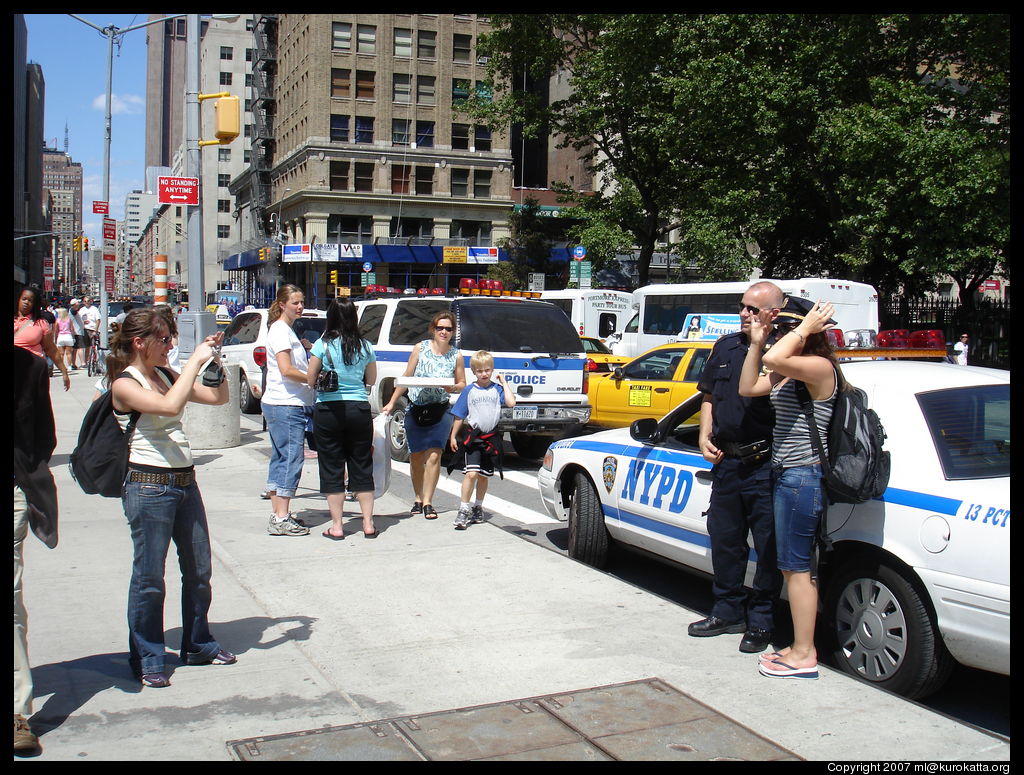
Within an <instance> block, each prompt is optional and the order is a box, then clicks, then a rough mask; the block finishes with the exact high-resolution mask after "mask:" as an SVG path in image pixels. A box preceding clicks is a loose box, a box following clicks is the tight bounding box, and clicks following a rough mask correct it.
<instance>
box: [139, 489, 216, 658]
mask: <svg viewBox="0 0 1024 775" xmlns="http://www.w3.org/2000/svg"><path fill="white" fill-rule="evenodd" d="M122 504H123V505H124V513H125V516H126V517H127V518H128V524H129V526H130V527H131V532H132V543H133V544H134V546H135V559H134V561H133V563H132V580H131V584H130V585H129V587H128V650H129V664H130V665H131V667H132V669H133V670H134V671H135V673H136V674H137V675H144V674H146V673H162V672H163V671H164V595H165V590H166V587H165V584H164V564H165V562H166V560H167V550H168V548H169V547H170V543H171V541H174V545H175V547H176V548H177V550H178V564H179V566H180V567H181V657H182V661H184V659H185V652H186V651H190V652H192V653H193V654H199V655H200V656H201V657H212V656H213V655H215V654H216V653H217V652H218V651H219V650H220V645H219V644H218V643H217V641H216V640H214V638H213V635H211V634H210V623H209V620H208V615H209V612H210V602H211V601H212V599H213V595H212V591H211V588H210V575H211V573H212V564H211V559H210V531H209V528H208V527H207V524H206V509H205V507H204V506H203V498H202V496H201V495H200V494H199V487H198V486H197V485H196V484H194V483H193V484H191V485H189V486H188V487H174V486H171V485H164V484H143V483H141V482H125V486H124V495H123V496H122Z"/></svg>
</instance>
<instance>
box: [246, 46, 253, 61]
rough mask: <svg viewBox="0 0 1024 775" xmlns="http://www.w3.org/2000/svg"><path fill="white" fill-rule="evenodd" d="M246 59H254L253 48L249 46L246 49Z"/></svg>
mask: <svg viewBox="0 0 1024 775" xmlns="http://www.w3.org/2000/svg"><path fill="white" fill-rule="evenodd" d="M245 61H246V62H251V61H252V49H251V48H247V49H246V50H245Z"/></svg>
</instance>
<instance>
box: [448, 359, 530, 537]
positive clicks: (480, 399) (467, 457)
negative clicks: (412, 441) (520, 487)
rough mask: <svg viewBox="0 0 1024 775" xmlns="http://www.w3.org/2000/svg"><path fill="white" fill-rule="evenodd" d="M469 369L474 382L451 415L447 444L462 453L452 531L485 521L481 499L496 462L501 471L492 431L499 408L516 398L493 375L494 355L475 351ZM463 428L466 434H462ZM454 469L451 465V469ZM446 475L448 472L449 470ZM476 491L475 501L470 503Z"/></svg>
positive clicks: (499, 377) (496, 439)
mask: <svg viewBox="0 0 1024 775" xmlns="http://www.w3.org/2000/svg"><path fill="white" fill-rule="evenodd" d="M469 367H470V369H471V370H472V371H473V376H475V377H476V381H475V382H473V383H472V384H470V385H468V386H467V387H466V389H465V390H463V391H462V393H460V394H459V399H458V400H457V401H456V402H455V406H453V407H452V408H451V413H452V415H453V416H454V417H455V420H454V421H453V422H452V432H451V437H450V438H449V440H448V445H449V447H450V448H451V450H452V452H459V451H460V450H461V451H462V453H463V461H464V462H463V469H462V470H463V472H464V477H463V479H462V502H461V503H460V504H459V513H458V514H457V515H456V516H455V529H456V530H465V529H466V528H467V527H469V525H470V524H471V523H473V524H475V523H477V522H483V521H484V505H483V504H484V496H485V495H486V494H487V483H488V481H489V479H490V477H492V476H494V465H495V461H497V462H498V472H499V474H500V472H501V434H500V433H495V432H494V428H495V427H496V426H497V425H498V420H499V419H500V418H501V407H502V406H507V407H513V406H515V405H516V397H515V394H514V393H513V392H512V388H511V387H509V384H508V382H506V381H505V377H504V375H502V374H496V375H494V381H491V375H492V374H494V356H493V355H491V354H490V353H489V352H487V351H486V350H478V351H477V352H475V353H473V355H472V356H470V359H469ZM463 426H466V432H465V433H463ZM453 467H454V466H453ZM449 473H451V470H450V469H449ZM474 490H476V502H475V503H473V502H471V499H472V497H473V491H474Z"/></svg>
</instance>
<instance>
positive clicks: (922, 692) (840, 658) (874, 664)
mask: <svg viewBox="0 0 1024 775" xmlns="http://www.w3.org/2000/svg"><path fill="white" fill-rule="evenodd" d="M825 614H826V617H827V619H828V622H827V636H828V637H829V642H828V647H827V648H828V651H829V653H831V655H832V657H833V660H834V663H835V665H836V666H837V667H838V668H839V669H840V670H842V671H843V672H845V673H848V674H850V675H853V676H856V677H858V678H861V679H864V680H866V681H868V682H870V683H874V684H876V685H878V686H880V687H882V688H883V689H888V690H889V691H891V692H895V693H896V694H900V695H902V696H904V697H907V698H909V699H918V698H921V697H926V696H927V695H929V694H932V693H934V692H935V691H937V690H938V689H939V688H940V687H941V686H942V685H943V684H944V683H945V682H946V679H947V678H948V677H949V673H950V671H951V670H952V667H953V658H952V656H950V654H949V651H947V650H946V646H945V644H943V642H942V637H941V635H940V634H939V631H938V628H937V627H936V626H935V623H934V621H933V618H932V615H931V612H930V609H929V607H928V605H927V603H926V602H925V596H924V595H923V594H922V593H921V592H920V591H919V589H918V586H917V584H915V583H914V581H913V580H912V579H911V578H910V576H909V575H908V574H907V573H906V572H905V571H902V570H899V569H897V568H894V567H891V566H889V565H886V564H885V563H884V562H881V561H877V562H868V563H866V564H860V565H852V566H848V567H845V568H842V569H841V570H840V571H839V573H838V574H836V575H835V576H834V577H833V578H832V579H830V580H829V582H828V590H827V594H826V599H825Z"/></svg>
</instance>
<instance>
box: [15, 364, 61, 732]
mask: <svg viewBox="0 0 1024 775" xmlns="http://www.w3.org/2000/svg"><path fill="white" fill-rule="evenodd" d="M11 369H12V371H11V373H12V376H13V379H14V750H15V751H32V750H35V749H36V748H38V746H39V740H38V739H37V738H36V736H35V734H34V733H33V732H32V728H31V727H30V726H29V722H28V719H29V718H31V716H32V695H33V685H32V671H31V669H30V662H29V659H28V612H27V611H26V609H25V600H24V592H23V588H22V573H23V570H24V544H25V538H26V537H27V536H28V531H29V528H31V530H32V532H33V533H35V534H36V536H37V537H38V538H39V540H40V541H42V542H43V543H44V544H46V546H48V547H49V548H50V549H52V548H54V547H55V546H56V545H57V485H56V483H55V482H54V481H53V474H51V473H50V466H49V464H50V457H51V456H52V455H53V450H54V447H56V446H57V433H56V430H55V427H54V422H53V408H52V407H51V405H50V380H49V376H48V375H47V373H46V372H47V369H46V364H45V362H44V361H43V359H42V358H39V357H37V356H36V355H34V354H32V353H30V352H29V351H28V350H26V349H24V348H22V347H17V346H16V347H14V352H13V354H12V359H11Z"/></svg>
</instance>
